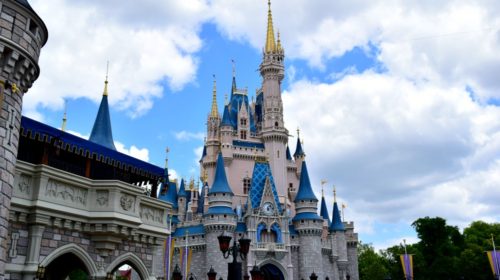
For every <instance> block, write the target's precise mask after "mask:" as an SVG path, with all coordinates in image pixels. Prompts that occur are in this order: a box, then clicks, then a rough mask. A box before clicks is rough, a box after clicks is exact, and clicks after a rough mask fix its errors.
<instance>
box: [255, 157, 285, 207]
mask: <svg viewBox="0 0 500 280" xmlns="http://www.w3.org/2000/svg"><path fill="white" fill-rule="evenodd" d="M268 177H269V182H270V184H271V191H272V193H273V197H274V203H275V204H276V206H277V208H278V212H280V213H281V206H280V203H279V199H278V192H277V191H276V186H275V184H274V178H273V174H272V173H271V167H270V166H269V163H268V162H258V161H256V162H255V165H254V167H253V173H252V183H251V185H250V194H249V198H250V201H251V203H252V208H257V207H259V206H260V203H261V200H262V196H263V194H264V188H265V186H266V178H268Z"/></svg>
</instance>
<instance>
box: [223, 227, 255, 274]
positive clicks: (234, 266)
mask: <svg viewBox="0 0 500 280" xmlns="http://www.w3.org/2000/svg"><path fill="white" fill-rule="evenodd" d="M217 239H218V240H219V249H220V250H221V252H222V256H223V257H224V258H225V259H227V258H229V256H230V255H232V256H233V261H232V262H230V263H228V264H227V279H231V280H232V279H238V280H241V276H242V273H241V262H238V255H239V256H240V258H241V260H246V258H247V254H248V252H249V251H250V242H251V240H250V239H247V238H241V239H240V240H238V243H239V244H236V239H235V240H234V243H233V246H231V247H229V245H230V243H231V236H225V235H222V234H221V235H220V236H218V237H217Z"/></svg>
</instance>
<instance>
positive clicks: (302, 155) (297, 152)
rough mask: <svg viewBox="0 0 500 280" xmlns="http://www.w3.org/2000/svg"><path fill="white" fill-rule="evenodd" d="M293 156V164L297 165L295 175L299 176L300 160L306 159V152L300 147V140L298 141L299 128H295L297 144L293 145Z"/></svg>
mask: <svg viewBox="0 0 500 280" xmlns="http://www.w3.org/2000/svg"><path fill="white" fill-rule="evenodd" d="M293 158H294V159H295V164H296V166H297V175H298V176H299V177H300V172H301V171H300V170H301V166H302V162H304V160H305V159H306V153H304V149H303V148H302V142H301V141H300V130H299V129H297V145H296V146H295V153H293Z"/></svg>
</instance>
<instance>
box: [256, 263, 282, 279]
mask: <svg viewBox="0 0 500 280" xmlns="http://www.w3.org/2000/svg"><path fill="white" fill-rule="evenodd" d="M260 271H261V272H262V274H263V276H264V280H285V276H284V275H283V272H282V271H281V269H279V268H278V267H277V266H276V265H274V264H272V263H267V264H265V265H263V266H261V267H260Z"/></svg>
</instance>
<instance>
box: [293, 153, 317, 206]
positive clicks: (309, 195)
mask: <svg viewBox="0 0 500 280" xmlns="http://www.w3.org/2000/svg"><path fill="white" fill-rule="evenodd" d="M300 200H315V201H318V199H317V198H316V195H314V192H313V190H312V187H311V182H310V181H309V173H308V172H307V165H306V162H305V161H304V162H302V169H301V171H300V183H299V191H298V192H297V195H296V196H295V200H294V202H298V201H300Z"/></svg>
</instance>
